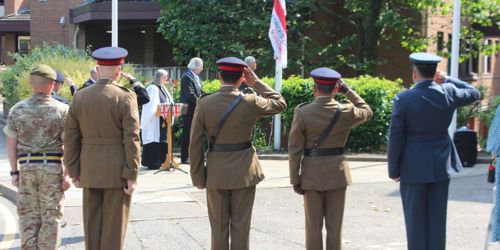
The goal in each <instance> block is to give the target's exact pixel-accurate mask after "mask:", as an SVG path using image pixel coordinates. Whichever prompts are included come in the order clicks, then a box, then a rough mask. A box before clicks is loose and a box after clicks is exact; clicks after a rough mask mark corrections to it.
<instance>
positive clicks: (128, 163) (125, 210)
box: [64, 47, 140, 250]
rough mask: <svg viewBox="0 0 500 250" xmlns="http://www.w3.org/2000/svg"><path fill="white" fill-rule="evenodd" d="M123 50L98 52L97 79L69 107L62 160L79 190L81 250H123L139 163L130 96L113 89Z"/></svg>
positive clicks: (133, 102)
mask: <svg viewBox="0 0 500 250" xmlns="http://www.w3.org/2000/svg"><path fill="white" fill-rule="evenodd" d="M126 56H127V51H126V50H125V49H122V48H119V47H113V48H112V47H106V48H101V49H98V50H96V51H94V53H92V57H93V58H95V59H97V63H98V64H99V74H100V79H99V80H98V81H97V82H96V83H95V84H93V85H91V86H89V87H86V88H83V89H81V90H79V91H78V92H76V94H75V96H74V98H73V102H72V103H71V106H70V108H69V113H68V118H67V120H66V127H65V129H66V130H65V137H64V147H65V153H64V161H65V162H66V164H67V166H68V170H69V174H70V176H71V178H73V182H74V184H75V186H77V187H83V225H84V233H85V246H86V249H91V250H97V249H101V250H113V249H123V240H124V237H125V231H126V229H127V223H128V215H129V212H130V200H131V195H132V192H133V191H134V189H135V186H136V178H137V172H138V169H139V164H140V143H139V142H140V141H139V117H138V107H137V97H136V95H135V94H134V93H133V92H131V91H129V90H128V89H127V88H124V87H121V86H119V85H118V83H117V80H118V79H119V78H120V74H121V64H123V62H124V58H125V57H126Z"/></svg>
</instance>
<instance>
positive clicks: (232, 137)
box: [189, 57, 286, 250]
mask: <svg viewBox="0 0 500 250" xmlns="http://www.w3.org/2000/svg"><path fill="white" fill-rule="evenodd" d="M216 64H217V65H218V66H219V79H220V80H221V82H222V86H221V88H220V90H219V91H218V92H216V93H214V94H211V95H205V96H203V97H201V98H200V99H198V104H197V105H196V110H195V113H194V118H193V124H192V128H191V144H190V146H189V155H190V157H191V163H190V165H191V178H192V180H193V185H194V186H196V187H198V188H200V189H203V188H206V189H207V203H208V216H209V219H210V226H211V228H212V249H213V250H225V249H229V248H231V249H238V250H245V249H248V248H249V240H248V238H249V233H250V219H251V216H252V207H253V201H254V198H255V186H256V185H257V183H259V182H260V181H262V180H263V179H264V174H263V173H262V169H261V167H260V164H259V160H258V158H257V154H256V153H255V149H254V148H253V146H252V143H251V138H252V128H253V127H254V126H255V123H256V122H257V120H258V119H259V118H260V117H262V116H266V115H273V114H277V113H279V112H281V111H283V110H285V108H286V103H285V100H284V99H283V97H282V96H281V95H280V94H279V93H277V92H276V91H274V90H273V89H271V88H270V87H269V86H267V85H266V84H264V83H263V82H261V81H260V80H259V78H258V77H257V76H256V75H255V73H254V72H253V71H252V70H250V69H248V68H246V67H248V65H247V64H246V63H245V62H243V61H242V60H241V59H238V58H234V57H229V58H223V59H220V60H218V61H217V63H216ZM243 72H244V74H243ZM243 76H244V78H243ZM244 80H245V81H246V82H247V84H248V86H250V87H252V88H255V89H257V90H258V91H259V92H260V94H261V96H257V95H255V94H247V95H243V94H242V93H241V92H240V91H239V90H238V87H239V85H240V84H241V82H242V81H244ZM239 98H240V99H239ZM237 99H239V103H238V102H237V101H236V100H237ZM230 106H235V108H234V110H233V111H232V112H231V113H230V114H229V116H228V117H227V119H226V121H225V122H224V123H223V124H222V126H218V125H217V124H218V123H219V122H220V121H221V117H223V113H225V112H227V111H228V107H230ZM217 127H219V128H220V130H218V131H219V132H217V131H216V130H217V129H216V128H217ZM205 136H208V137H209V138H211V139H210V142H209V151H208V153H207V159H206V163H205V157H204V155H205V153H204V148H203V142H204V139H205ZM230 237H231V246H229V238H230Z"/></svg>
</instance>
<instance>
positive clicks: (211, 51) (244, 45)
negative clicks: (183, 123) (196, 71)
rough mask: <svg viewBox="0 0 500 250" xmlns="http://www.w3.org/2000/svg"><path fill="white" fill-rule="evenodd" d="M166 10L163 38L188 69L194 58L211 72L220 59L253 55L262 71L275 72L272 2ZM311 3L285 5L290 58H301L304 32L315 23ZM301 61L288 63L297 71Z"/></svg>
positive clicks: (176, 5)
mask: <svg viewBox="0 0 500 250" xmlns="http://www.w3.org/2000/svg"><path fill="white" fill-rule="evenodd" d="M160 2H161V4H162V6H163V10H162V15H161V17H160V19H159V20H158V23H159V28H158V31H159V32H161V33H162V34H163V35H164V36H165V38H166V39H167V40H168V41H170V42H171V43H172V44H173V47H174V51H173V52H174V60H175V61H176V62H177V63H182V64H184V65H185V64H187V61H188V60H189V59H190V58H191V57H193V56H200V57H202V58H203V59H204V61H205V65H206V66H208V67H212V66H213V63H214V62H215V61H216V60H217V59H218V58H220V57H225V56H236V57H240V58H244V57H246V56H250V55H251V56H254V57H256V58H257V60H258V62H259V67H260V68H267V71H268V72H270V71H271V69H272V66H273V65H272V62H273V60H272V58H273V51H272V47H271V44H270V42H269V38H268V31H269V22H270V18H271V11H272V7H273V1H265V0H264V1H263V0H245V1H243V0H237V1H220V0H193V1H184V0H161V1H160ZM309 2H310V1H308V0H294V1H287V28H288V39H289V40H291V41H294V42H290V43H289V44H288V49H289V50H288V54H289V57H291V58H300V54H301V45H300V44H298V43H296V42H295V41H301V40H305V39H307V37H305V36H304V34H305V33H304V31H305V30H306V29H307V28H308V27H309V26H310V25H311V24H312V22H311V21H310V19H309V16H310V8H309V6H310V3H309ZM300 66H301V61H299V60H290V62H289V67H291V68H295V69H298V68H300Z"/></svg>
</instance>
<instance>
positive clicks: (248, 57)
mask: <svg viewBox="0 0 500 250" xmlns="http://www.w3.org/2000/svg"><path fill="white" fill-rule="evenodd" d="M245 62H246V63H247V64H248V65H250V64H252V63H255V57H253V56H247V57H246V58H245Z"/></svg>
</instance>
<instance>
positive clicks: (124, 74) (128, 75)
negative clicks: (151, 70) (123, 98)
mask: <svg viewBox="0 0 500 250" xmlns="http://www.w3.org/2000/svg"><path fill="white" fill-rule="evenodd" d="M121 75H122V76H123V77H125V78H127V80H129V81H130V80H132V79H135V77H134V76H133V75H132V74H130V73H127V72H121Z"/></svg>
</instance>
